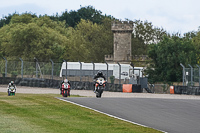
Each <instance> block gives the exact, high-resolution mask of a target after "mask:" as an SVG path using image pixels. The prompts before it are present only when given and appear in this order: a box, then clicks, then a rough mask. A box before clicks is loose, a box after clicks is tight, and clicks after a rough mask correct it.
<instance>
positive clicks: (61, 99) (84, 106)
mask: <svg viewBox="0 0 200 133" xmlns="http://www.w3.org/2000/svg"><path fill="white" fill-rule="evenodd" d="M57 99H59V100H61V101H65V102H68V103H71V104H75V105H78V106H80V107H83V108H87V109H90V110H93V111H96V112H98V113H101V114H104V115H107V116H110V117H112V118H116V119H119V120H122V121H125V122H129V123H132V124H135V125H138V126H142V127H148V126H145V125H142V124H139V123H137V122H133V121H129V120H126V119H123V118H120V117H117V116H114V115H111V114H108V113H104V112H102V111H99V110H96V109H93V108H90V107H87V106H84V105H81V104H78V103H75V102H72V101H68V100H67V99H60V98H57ZM148 128H152V127H148ZM152 129H155V128H152ZM155 130H158V131H161V132H163V133H168V132H165V131H162V130H159V129H155Z"/></svg>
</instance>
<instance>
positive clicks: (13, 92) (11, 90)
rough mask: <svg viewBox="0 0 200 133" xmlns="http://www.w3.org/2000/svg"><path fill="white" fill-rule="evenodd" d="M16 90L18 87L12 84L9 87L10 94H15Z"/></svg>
mask: <svg viewBox="0 0 200 133" xmlns="http://www.w3.org/2000/svg"><path fill="white" fill-rule="evenodd" d="M15 92H16V89H15V87H14V86H11V87H9V88H8V96H14V95H15Z"/></svg>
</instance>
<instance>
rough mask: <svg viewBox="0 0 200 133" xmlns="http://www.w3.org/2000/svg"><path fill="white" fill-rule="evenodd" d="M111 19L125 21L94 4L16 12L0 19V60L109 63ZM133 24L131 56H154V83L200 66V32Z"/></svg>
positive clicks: (151, 74) (149, 72)
mask: <svg viewBox="0 0 200 133" xmlns="http://www.w3.org/2000/svg"><path fill="white" fill-rule="evenodd" d="M112 21H120V20H118V19H117V18H114V17H113V16H111V15H103V14H102V12H101V11H99V10H96V9H95V8H94V7H92V6H87V7H81V8H80V9H78V10H77V11H73V10H71V11H69V12H68V11H65V12H63V13H62V15H58V14H56V15H53V16H48V15H43V16H42V15H40V16H37V15H36V14H32V13H23V14H17V13H13V14H12V15H11V14H10V15H8V16H5V17H4V18H2V19H1V20H0V56H3V57H7V58H8V59H9V58H10V59H12V58H13V57H21V58H22V59H24V60H30V59H33V58H34V57H36V58H38V59H40V60H42V61H45V60H49V59H53V60H55V61H58V62H59V61H62V60H63V59H64V60H67V61H83V62H91V61H93V62H104V55H109V54H113V33H112V31H111V22H112ZM127 21H132V20H128V19H127ZM133 25H134V28H133V33H132V54H133V56H134V55H148V56H149V57H150V58H151V63H150V64H148V69H147V71H146V75H148V76H149V81H150V82H152V83H153V82H158V81H181V75H182V71H181V69H182V68H181V67H180V63H183V64H191V65H195V64H199V59H200V43H199V42H200V41H199V40H200V32H199V30H198V31H194V32H188V33H185V34H184V35H183V36H180V35H179V34H178V33H175V34H172V35H171V34H169V33H167V32H166V30H164V29H163V28H159V27H155V26H153V24H152V23H151V22H148V21H141V20H133Z"/></svg>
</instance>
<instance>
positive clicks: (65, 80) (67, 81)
mask: <svg viewBox="0 0 200 133" xmlns="http://www.w3.org/2000/svg"><path fill="white" fill-rule="evenodd" d="M67 83H68V84H69V85H70V87H71V84H70V82H69V80H68V79H64V80H63V81H62V82H61V84H60V94H61V93H62V85H63V84H67ZM69 96H70V90H69Z"/></svg>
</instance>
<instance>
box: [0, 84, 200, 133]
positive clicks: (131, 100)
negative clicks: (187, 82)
mask: <svg viewBox="0 0 200 133" xmlns="http://www.w3.org/2000/svg"><path fill="white" fill-rule="evenodd" d="M6 88H7V85H0V92H6V91H7V89H6ZM17 93H34V94H50V93H51V94H59V93H60V91H59V89H52V88H32V87H24V86H23V87H22V86H17V92H16V95H17ZM71 95H81V96H87V97H79V98H75V97H74V98H72V97H67V98H62V99H66V100H67V101H71V102H75V103H78V104H81V105H84V106H87V107H90V108H93V109H96V110H99V111H101V112H104V113H107V114H111V115H114V116H117V117H120V118H123V119H126V120H130V121H132V122H136V123H139V124H142V125H145V126H148V127H152V128H155V129H159V130H162V131H166V132H169V133H198V132H199V131H200V116H199V113H200V96H192V95H170V94H147V93H120V92H104V93H103V94H102V98H96V97H95V94H94V93H93V92H92V91H88V90H71Z"/></svg>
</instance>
